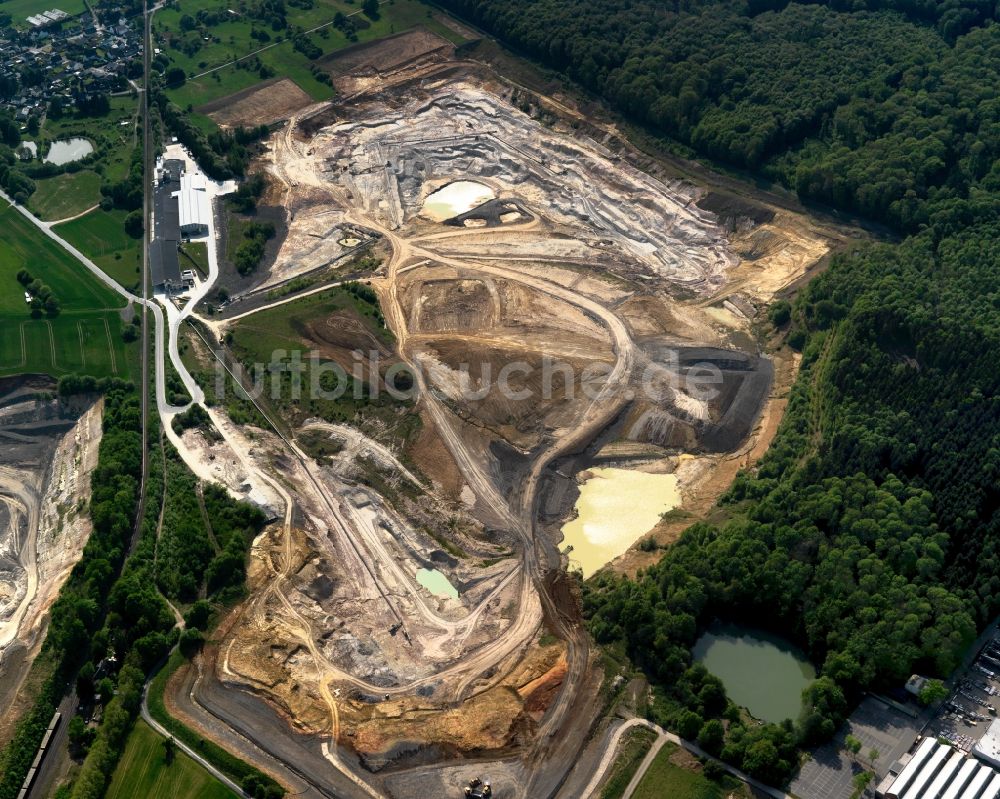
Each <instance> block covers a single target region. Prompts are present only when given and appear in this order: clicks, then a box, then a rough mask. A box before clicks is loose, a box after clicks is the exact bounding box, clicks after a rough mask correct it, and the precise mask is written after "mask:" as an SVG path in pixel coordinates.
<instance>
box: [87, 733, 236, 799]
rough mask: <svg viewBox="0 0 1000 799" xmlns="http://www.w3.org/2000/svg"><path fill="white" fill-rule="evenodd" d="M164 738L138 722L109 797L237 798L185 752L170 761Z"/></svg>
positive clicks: (113, 779) (130, 798)
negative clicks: (167, 756)
mask: <svg viewBox="0 0 1000 799" xmlns="http://www.w3.org/2000/svg"><path fill="white" fill-rule="evenodd" d="M163 742H164V739H163V738H162V737H161V736H159V735H158V734H157V733H156V732H154V731H153V729H152V728H151V727H149V725H147V724H146V723H145V722H144V721H139V722H137V723H136V725H135V729H133V730H132V734H131V735H130V736H129V739H128V743H127V744H126V745H125V754H124V755H123V756H122V759H121V761H120V762H119V763H118V768H117V769H116V770H115V773H114V776H113V777H112V778H111V785H110V786H109V787H108V792H107V793H106V794H105V796H106V797H107V799H133V797H138V796H144V797H150V799H152V798H153V797H197V798H198V799H235V797H236V794H234V793H233V792H232V791H230V790H229V789H228V788H226V787H225V786H224V785H223V784H222V783H220V782H219V781H218V780H216V779H215V778H214V777H213V776H212V775H211V774H209V773H208V772H207V771H205V769H203V768H202V767H201V766H200V765H198V764H197V763H195V762H194V761H193V760H192V759H191V758H189V757H188V756H187V755H185V754H184V753H183V752H181V751H179V750H177V751H175V752H174V754H173V759H172V762H170V763H169V764H168V763H167V760H166V750H165V748H164V743H163Z"/></svg>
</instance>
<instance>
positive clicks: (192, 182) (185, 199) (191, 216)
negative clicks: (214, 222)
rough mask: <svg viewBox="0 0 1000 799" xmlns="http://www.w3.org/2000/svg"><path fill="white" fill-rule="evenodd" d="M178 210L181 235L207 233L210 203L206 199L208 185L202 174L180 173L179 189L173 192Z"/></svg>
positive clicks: (210, 212) (210, 210) (210, 213)
mask: <svg viewBox="0 0 1000 799" xmlns="http://www.w3.org/2000/svg"><path fill="white" fill-rule="evenodd" d="M175 196H176V197H177V205H178V210H179V212H180V227H181V235H182V236H201V235H204V234H206V233H208V223H209V221H210V220H211V218H212V203H211V202H210V201H209V199H208V186H207V184H206V183H205V178H204V177H203V176H202V175H181V190H180V191H178V192H175Z"/></svg>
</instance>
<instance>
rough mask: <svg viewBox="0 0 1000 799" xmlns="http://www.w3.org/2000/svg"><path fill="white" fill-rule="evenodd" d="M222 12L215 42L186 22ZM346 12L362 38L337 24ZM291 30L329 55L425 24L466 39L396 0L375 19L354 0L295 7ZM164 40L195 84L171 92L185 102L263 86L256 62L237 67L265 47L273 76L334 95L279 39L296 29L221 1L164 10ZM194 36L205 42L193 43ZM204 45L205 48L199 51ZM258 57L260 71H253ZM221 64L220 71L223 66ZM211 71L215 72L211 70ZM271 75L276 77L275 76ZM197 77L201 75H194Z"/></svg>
mask: <svg viewBox="0 0 1000 799" xmlns="http://www.w3.org/2000/svg"><path fill="white" fill-rule="evenodd" d="M203 9H204V10H211V11H221V13H222V14H223V15H224V16H226V21H224V22H220V23H219V24H218V25H214V26H212V27H210V28H208V29H206V30H207V32H208V33H209V34H210V36H211V37H212V39H213V41H208V42H206V41H204V39H203V38H202V37H199V36H198V34H197V32H196V31H190V32H184V31H183V30H182V28H181V22H180V21H181V19H182V18H183V17H184V16H185V15H189V16H192V17H193V16H194V15H196V14H197V12H198V11H200V10H203ZM337 12H340V13H342V14H344V15H345V16H349V17H350V19H351V20H353V21H355V22H356V23H357V24H358V25H359V28H358V30H357V31H356V34H355V35H356V37H357V42H354V41H351V40H350V39H348V37H347V36H346V35H345V34H344V33H343V32H341V31H340V30H338V29H337V28H335V27H333V25H332V20H333V17H334V15H335V14H336V13H337ZM287 20H288V26H289V29H291V28H294V27H300V28H303V29H304V30H306V31H309V33H307V34H306V36H307V38H308V39H309V41H310V42H311V43H312V44H313V45H315V46H316V48H318V50H319V51H321V52H322V55H323V56H328V55H330V54H331V53H334V52H337V51H338V50H342V49H344V48H345V47H348V46H350V45H353V44H355V43H360V42H368V41H372V40H374V39H379V38H382V37H384V36H390V35H392V34H394V33H402V32H403V31H406V30H410V29H411V28H414V27H415V26H417V25H424V26H426V27H428V28H429V29H431V30H432V31H434V32H435V33H439V34H441V35H442V36H444V37H445V38H448V39H449V40H451V41H456V39H457V40H458V41H460V37H457V36H456V34H455V33H454V32H453V31H451V30H450V29H449V28H447V27H446V26H444V25H442V24H441V23H440V22H438V21H437V20H436V19H434V17H433V12H432V11H431V9H430V8H429V7H428V6H426V5H423V4H422V3H420V2H418V1H417V0H392V2H389V3H383V5H382V7H381V9H380V16H379V19H377V20H371V19H369V18H368V17H367V16H365V15H364V14H362V13H360V9H359V7H358V5H352V4H348V3H345V2H340V0H316V2H315V4H314V5H313V7H312V8H310V9H299V8H295V7H293V6H291V5H289V6H288V7H287ZM255 28H256V29H257V30H258V31H260V30H264V31H266V32H267V34H268V36H270V37H271V38H270V41H267V42H261V41H260V40H258V39H255V38H252V37H251V35H250V32H251V30H254V29H255ZM154 29H155V31H156V36H155V38H156V40H157V44H158V45H159V46H161V47H163V49H164V50H165V51H166V52H167V53H168V55H169V57H170V61H171V66H177V67H180V68H181V69H183V70H184V72H185V73H186V74H187V76H188V78H189V79H188V81H187V82H186V83H185V84H184V85H183V86H181V87H179V88H177V89H174V90H172V91H171V92H169V94H170V97H171V99H172V100H173V101H174V102H175V103H176V104H177V105H179V106H181V107H182V108H183V107H188V106H191V107H192V108H197V107H198V106H201V105H204V104H206V103H209V102H211V101H213V100H217V99H219V98H222V97H227V96H228V95H230V94H234V93H236V92H238V91H241V90H243V89H246V88H248V87H251V86H254V85H255V84H257V83H260V82H261V81H263V80H264V79H265V78H264V77H262V76H261V72H260V70H259V69H257V68H256V61H254V60H253V59H248V60H246V61H243V62H241V63H240V64H237V65H229V64H230V62H232V61H233V60H234V59H236V58H238V57H241V56H243V55H245V54H247V53H251V52H255V51H259V52H258V53H257V55H256V58H259V60H260V64H261V65H262V66H263V67H264V69H265V75H266V77H274V76H284V77H288V78H291V79H292V80H293V81H294V82H295V83H296V84H297V85H298V86H299V87H300V88H301V89H303V90H304V91H305V92H306V93H307V94H308V95H309V97H310V98H312V99H313V100H317V101H318V100H326V99H329V98H330V97H332V96H333V89H332V88H331V87H330V86H329V85H327V84H325V83H322V82H320V81H318V80H316V78H315V77H314V76H313V75H312V73H311V71H310V66H311V64H312V61H311V60H310V59H309V58H308V57H306V56H305V55H304V54H303V53H301V52H300V51H299V50H296V49H295V47H294V46H293V44H292V42H291V41H281V42H278V39H279V38H283V37H287V35H288V32H287V30H286V31H280V32H273V31H271V29H270V26H269V25H267V24H266V23H264V22H262V21H259V20H256V21H255V20H251V19H249V18H247V17H236V18H233V17H232V15H230V14H228V6H227V5H226V4H224V3H220V2H219V0H181V2H180V3H179V4H178V5H177V6H175V7H174V8H165V9H163V10H161V11H159V12H157V15H156V22H155V24H154ZM192 37H195V38H197V40H198V41H197V42H194V43H192ZM168 39H173V41H174V42H175V43H176V45H177V46H175V47H170V46H169V45H168V46H164V45H165V42H166V41H167V40H168ZM182 43H183V45H184V46H185V47H186V49H187V50H188V52H191V53H192V54H191V55H188V54H187V53H185V52H183V51H182V50H181V49H180V46H181V45H182ZM195 47H197V50H195V49H194V48H195ZM248 61H252V62H253V65H254V68H252V69H250V68H248V67H249V66H250V64H249V63H248ZM224 64H226V65H229V66H224V67H222V68H221V69H216V68H217V67H220V66H222V65H224ZM208 70H215V71H212V72H210V73H209V74H203V73H205V72H207V71H208ZM268 73H269V74H268ZM193 76H200V77H197V78H196V79H194V80H192V79H191V78H192V77H193Z"/></svg>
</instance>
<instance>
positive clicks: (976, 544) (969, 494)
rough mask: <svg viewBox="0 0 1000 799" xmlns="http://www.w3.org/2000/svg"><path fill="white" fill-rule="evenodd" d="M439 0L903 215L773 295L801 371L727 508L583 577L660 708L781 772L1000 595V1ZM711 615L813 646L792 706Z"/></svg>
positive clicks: (738, 146) (636, 113) (627, 92)
mask: <svg viewBox="0 0 1000 799" xmlns="http://www.w3.org/2000/svg"><path fill="white" fill-rule="evenodd" d="M444 4H445V5H446V6H448V7H449V8H451V9H452V10H455V11H457V12H458V13H460V14H462V15H464V16H466V17H467V18H469V19H470V20H472V21H474V22H476V23H477V24H479V25H480V26H482V27H484V28H486V29H488V30H489V31H491V32H493V33H495V34H497V35H498V36H500V37H501V38H502V39H504V40H506V41H507V42H508V43H510V44H511V45H512V46H514V47H515V48H516V49H518V50H519V51H520V52H522V53H525V54H527V55H529V56H530V57H532V58H534V59H536V60H538V61H540V62H542V63H544V64H545V65H547V66H549V67H553V68H556V69H558V70H562V71H563V72H565V73H566V74H567V75H568V76H569V77H571V78H572V79H574V80H575V81H577V82H578V83H579V84H582V85H583V86H584V87H586V88H587V89H589V90H591V91H593V92H595V93H597V94H599V95H600V96H602V97H603V98H605V99H606V100H607V101H608V102H609V103H610V104H611V105H612V106H613V107H614V108H615V109H617V110H618V111H619V112H620V113H622V114H623V115H625V116H626V117H628V118H630V119H631V120H633V121H635V122H638V123H641V124H643V125H645V126H647V127H648V128H650V129H652V130H654V131H655V132H656V133H658V134H659V135H662V136H665V137H668V138H672V139H673V140H674V141H676V142H678V143H680V144H679V146H680V147H682V148H683V147H688V148H690V150H692V151H693V152H695V153H696V154H698V155H701V156H703V157H708V158H711V159H713V160H714V161H716V162H717V163H718V162H722V163H725V164H729V165H734V166H737V167H740V168H744V169H749V170H753V171H754V172H756V173H758V174H761V175H763V176H766V177H770V178H772V179H774V180H777V181H779V182H782V183H784V184H785V185H786V186H788V187H789V188H791V189H793V190H795V191H797V192H798V194H799V195H800V196H801V197H802V198H803V199H804V200H817V201H822V202H823V203H826V204H829V205H832V206H835V207H837V208H839V209H843V210H845V211H848V212H852V213H857V214H861V215H864V216H865V217H867V218H870V219H873V220H878V221H881V222H883V223H886V224H888V225H890V226H891V227H893V228H895V229H896V230H897V231H898V232H899V233H900V234H903V235H904V236H907V238H904V239H903V240H902V241H901V242H900V243H898V244H880V243H870V244H865V245H859V246H857V247H856V248H855V249H854V250H853V251H851V252H848V253H843V254H840V255H838V256H837V257H835V258H834V259H833V262H832V264H831V265H830V267H829V269H828V270H826V271H825V272H824V273H823V274H822V275H821V276H820V277H818V278H816V279H815V280H814V281H813V282H812V283H810V284H809V286H808V288H807V289H806V290H805V291H803V292H802V293H801V294H800V296H799V297H798V298H797V299H796V302H795V304H794V306H793V307H792V308H791V313H788V312H787V310H783V312H782V313H781V314H774V315H773V318H774V319H775V321H776V323H777V324H778V326H779V328H780V330H779V331H778V332H779V333H780V334H781V335H784V336H787V341H788V342H789V344H791V345H792V346H794V347H796V348H798V349H800V350H801V351H802V353H803V361H802V371H801V374H800V376H799V379H798V381H797V383H796V385H795V387H794V390H793V393H792V397H791V401H790V404H789V408H788V411H787V415H786V417H785V419H784V421H783V423H782V427H781V430H780V431H779V435H778V437H777V439H776V441H775V443H774V445H773V446H772V448H771V450H770V451H769V453H768V454H767V456H766V457H765V459H764V460H763V461H762V462H761V464H760V465H759V467H758V469H757V470H756V471H755V472H753V473H743V474H741V475H740V476H739V477H738V478H737V480H736V482H735V483H734V485H733V486H732V488H731V490H730V491H729V492H728V494H727V495H726V497H725V498H724V503H725V504H726V506H727V508H728V513H727V514H726V518H727V521H725V522H722V523H718V524H705V523H701V524H697V525H695V526H693V527H692V528H690V529H688V530H687V531H686V532H685V534H684V535H683V536H682V538H681V540H680V542H679V543H678V544H676V545H675V546H673V547H672V548H671V549H670V550H668V551H667V552H666V553H665V554H664V556H663V557H662V559H661V560H660V562H659V563H658V564H657V565H655V566H654V567H651V568H650V569H648V570H646V571H645V572H643V573H641V574H640V575H639V576H638V578H637V579H635V580H628V579H617V578H613V577H611V576H608V575H603V576H598V577H596V578H595V579H593V580H591V581H589V583H588V584H587V585H586V586H585V591H584V610H585V613H586V615H587V617H588V619H589V623H590V626H591V630H592V632H593V634H594V636H595V637H596V638H597V640H598V641H600V642H602V643H604V644H607V645H609V646H611V647H620V648H623V649H624V651H625V652H626V653H627V654H628V655H629V656H630V657H631V659H632V660H633V662H635V663H636V664H637V665H639V666H640V667H642V668H643V669H644V670H645V671H646V673H647V675H648V676H649V677H650V678H651V680H652V681H653V682H654V684H656V685H657V686H659V689H660V690H659V692H658V698H657V702H656V703H655V704H654V708H653V712H654V715H655V716H656V717H657V719H658V720H660V721H661V722H664V723H666V724H668V725H669V726H672V727H673V728H674V729H676V730H678V731H680V732H681V733H682V734H684V735H685V736H687V737H692V738H694V737H697V738H698V740H700V741H702V742H703V743H707V744H708V746H707V748H709V749H710V751H715V752H717V753H720V754H721V755H722V756H723V757H724V758H725V759H727V760H729V761H730V762H733V763H735V764H736V765H739V766H742V767H743V768H744V769H745V770H747V771H749V772H751V773H752V774H755V775H757V776H759V777H761V778H763V779H765V780H769V781H771V782H774V783H780V782H782V781H783V780H784V779H785V778H787V776H788V775H789V773H790V772H791V771H792V770H793V768H794V766H795V763H796V762H797V755H796V751H795V748H796V747H797V746H803V745H810V744H812V743H814V742H817V741H820V740H823V739H825V738H827V737H829V736H830V735H831V734H832V733H833V731H834V730H835V728H836V726H837V725H838V724H839V723H840V721H841V720H842V718H843V716H844V714H845V713H846V712H848V711H849V709H850V707H851V705H852V703H853V702H854V701H856V700H857V698H858V697H859V696H860V695H861V692H862V691H863V690H865V689H867V688H884V687H887V686H893V685H898V684H899V683H900V681H901V680H903V679H905V678H906V677H907V676H908V675H909V674H910V673H912V672H913V671H920V672H924V673H928V674H935V675H942V676H943V675H947V674H948V672H949V671H950V670H951V669H953V668H954V667H955V665H956V664H957V663H958V661H959V659H960V657H961V654H962V653H963V651H964V649H965V648H966V647H967V646H968V644H969V643H970V642H971V640H972V639H973V637H974V635H975V632H976V629H977V628H981V627H982V626H984V625H985V624H986V623H987V621H988V620H990V619H991V618H993V617H995V616H996V614H997V613H1000V560H998V558H997V555H1000V551H998V550H1000V487H998V485H1000V483H998V478H1000V399H998V389H1000V386H998V383H1000V374H998V371H997V369H996V364H997V363H998V362H1000V249H998V248H997V246H996V241H997V240H998V236H1000V223H998V221H997V218H998V213H997V212H998V210H1000V161H998V156H1000V100H998V99H997V97H996V86H997V85H998V78H1000V25H998V24H996V22H995V20H996V19H998V14H1000V11H998V7H996V6H995V5H994V4H993V3H992V2H975V1H973V2H969V1H967V0H949V2H947V3H940V2H910V0H885V1H884V2H879V1H878V0H874V1H869V2H866V0H856V1H854V0H852V2H850V3H847V2H840V1H839V0H838V2H823V3H810V4H802V3H786V2H781V0H778V1H777V2H772V0H747V1H746V2H735V1H734V0H722V1H721V2H710V1H702V2H699V1H698V0H685V2H680V0H677V2H669V3H660V2H652V1H651V0H649V1H646V0H628V1H627V2H626V0H610V2H606V3H600V4H598V3H595V2H593V0H511V1H510V2H507V3H503V4H497V3H491V2H486V0H445V2H444ZM719 617H721V618H727V619H734V620H743V621H748V622H751V623H754V624H756V625H764V626H767V627H770V628H771V629H773V630H774V631H775V632H778V633H782V634H785V635H788V636H790V637H792V638H793V639H794V640H796V641H797V642H798V643H800V644H801V645H802V646H803V647H804V648H805V649H806V650H807V651H808V653H809V655H810V656H811V657H812V659H813V660H814V662H815V663H816V664H817V665H818V666H819V670H820V674H821V677H820V679H819V680H817V681H816V683H814V684H813V686H812V687H811V688H810V689H809V690H808V691H807V696H806V697H805V698H806V708H805V710H804V712H803V715H802V717H801V718H800V719H798V720H796V722H795V723H794V724H793V723H787V724H784V725H780V726H779V725H756V724H748V723H746V722H745V720H741V718H740V714H739V712H738V711H737V710H736V709H735V708H733V707H732V706H731V705H729V704H727V703H726V701H725V699H724V698H722V699H720V696H719V694H720V686H719V685H718V683H717V681H716V680H715V679H714V678H712V677H711V676H710V675H708V674H707V673H705V671H704V669H702V668H701V667H699V666H696V665H694V666H693V665H692V662H691V655H690V649H691V645H692V644H693V643H694V641H695V640H696V638H697V636H698V635H699V633H700V632H701V631H702V630H703V629H704V627H705V625H706V624H708V623H709V622H710V621H711V620H712V619H713V618H719ZM722 720H727V721H726V723H725V724H720V721H722ZM723 730H724V732H723Z"/></svg>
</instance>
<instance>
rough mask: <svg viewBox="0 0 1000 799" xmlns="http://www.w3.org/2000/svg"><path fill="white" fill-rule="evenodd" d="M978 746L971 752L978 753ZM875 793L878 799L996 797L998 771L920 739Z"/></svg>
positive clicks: (999, 783) (998, 793)
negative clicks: (916, 745)
mask: <svg viewBox="0 0 1000 799" xmlns="http://www.w3.org/2000/svg"><path fill="white" fill-rule="evenodd" d="M998 723H1000V722H997V721H995V722H993V727H996V726H997V724H998ZM993 727H991V728H990V729H991V731H992V730H993ZM988 735H989V733H987V736H988ZM984 740H985V739H984ZM978 748H979V747H978V746H977V747H976V750H974V754H976V755H977V756H981V755H980V753H979V752H978V751H977V750H978ZM989 762H992V761H989ZM876 793H877V795H878V796H879V797H882V799H1000V772H997V771H996V770H995V769H994V768H992V767H991V765H988V764H987V763H984V762H980V761H979V760H976V759H974V758H971V757H968V756H967V755H966V754H965V753H964V752H962V751H961V750H960V749H955V748H954V747H951V746H948V745H947V744H943V743H939V742H938V741H937V740H936V739H934V738H924V739H923V740H922V741H921V742H920V745H919V746H918V747H917V749H916V751H914V752H913V753H912V754H911V755H905V756H904V757H903V758H901V759H900V761H899V763H897V764H896V765H895V766H894V767H893V769H892V770H890V772H889V774H888V775H887V776H886V778H885V779H884V780H882V783H881V784H880V785H879V786H878V789H877V791H876Z"/></svg>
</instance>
